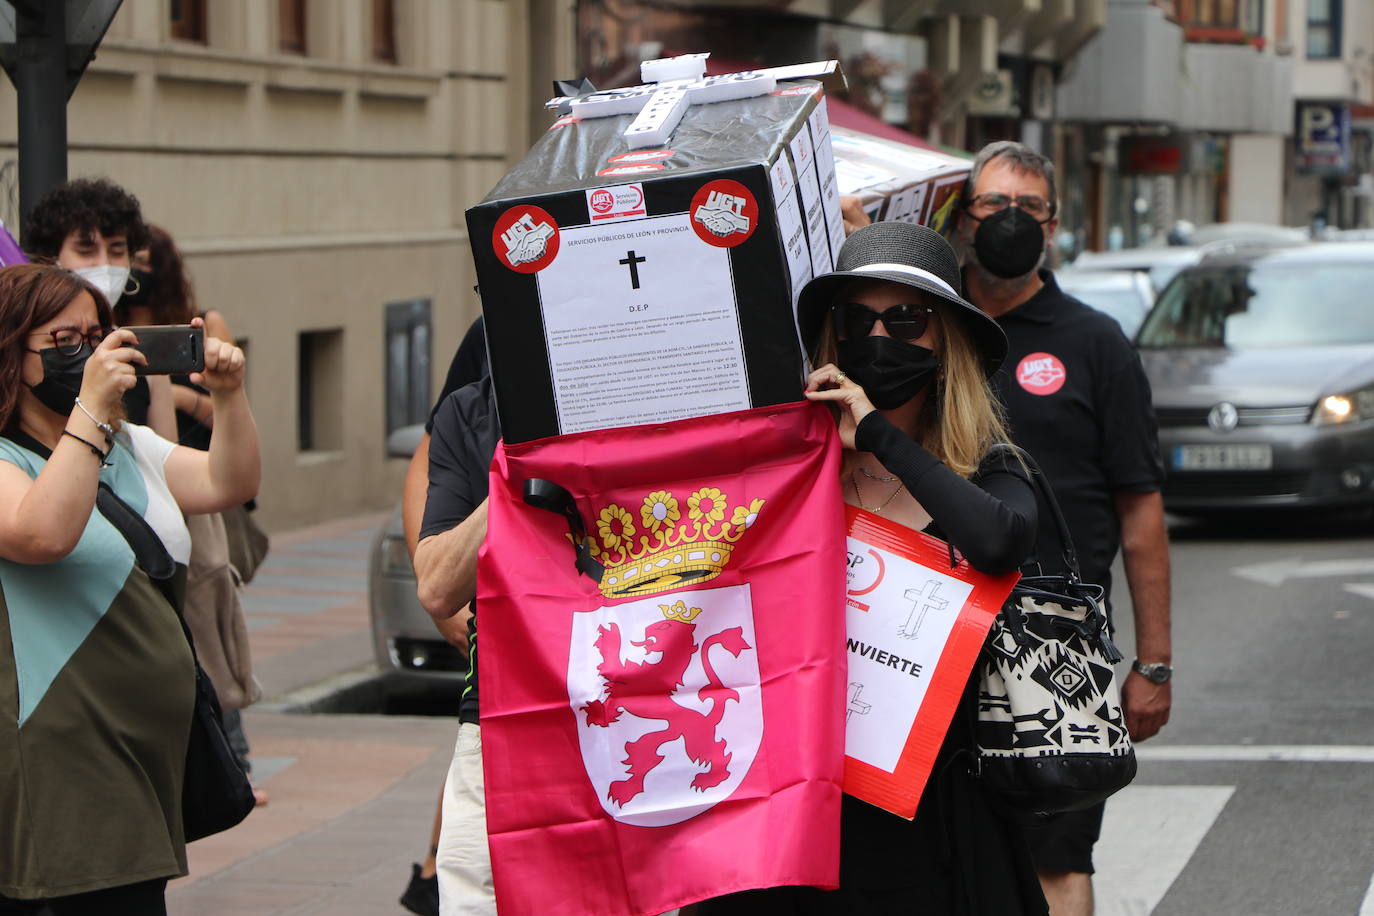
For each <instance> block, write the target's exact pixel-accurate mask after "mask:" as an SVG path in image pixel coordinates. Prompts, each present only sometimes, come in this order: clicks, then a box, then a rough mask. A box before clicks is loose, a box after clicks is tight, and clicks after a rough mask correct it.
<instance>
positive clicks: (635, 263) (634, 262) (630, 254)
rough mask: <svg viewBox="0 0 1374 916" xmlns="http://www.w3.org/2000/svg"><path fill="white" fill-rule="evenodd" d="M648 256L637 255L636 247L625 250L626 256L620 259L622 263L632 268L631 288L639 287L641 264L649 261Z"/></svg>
mask: <svg viewBox="0 0 1374 916" xmlns="http://www.w3.org/2000/svg"><path fill="white" fill-rule="evenodd" d="M647 260H648V258H637V257H635V253H634V249H633V248H632V249H630V250H629V251H627V252H625V257H623V258H621V259H620V263H621V264H624V265H625V266H626V267H628V268H630V288H631V289H639V265H641V264H643V263H644V262H645V261H647Z"/></svg>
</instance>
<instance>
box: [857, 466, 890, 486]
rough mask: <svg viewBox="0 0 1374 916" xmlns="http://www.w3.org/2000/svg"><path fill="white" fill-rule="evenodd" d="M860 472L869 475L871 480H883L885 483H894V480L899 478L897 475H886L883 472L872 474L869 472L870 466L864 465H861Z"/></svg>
mask: <svg viewBox="0 0 1374 916" xmlns="http://www.w3.org/2000/svg"><path fill="white" fill-rule="evenodd" d="M859 473H860V474H862V475H864V476H865V477H867V478H868V479H869V480H881V481H882V482H883V483H892V481H894V480H896V479H897V478H896V477H884V476H883V475H881V474H870V473H869V472H868V468H866V467H864V466H863V465H860V466H859Z"/></svg>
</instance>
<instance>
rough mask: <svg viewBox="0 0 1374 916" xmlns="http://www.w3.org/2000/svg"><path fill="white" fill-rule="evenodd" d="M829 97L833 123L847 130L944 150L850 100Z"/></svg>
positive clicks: (939, 150)
mask: <svg viewBox="0 0 1374 916" xmlns="http://www.w3.org/2000/svg"><path fill="white" fill-rule="evenodd" d="M829 98H830V123H831V124H838V125H839V126H840V127H843V128H845V129H846V130H856V131H858V132H859V133H863V134H868V135H870V136H873V137H882V138H883V139H884V140H894V141H896V142H897V143H906V144H909V145H911V146H915V147H917V148H919V149H929V150H934V151H935V152H937V153H939V152H944V151H943V150H941V149H940V147H938V146H936V145H935V144H933V143H930V142H928V141H926V140H922V139H921V138H920V137H918V136H916V135H915V134H909V133H907V132H906V131H904V130H902V129H901V128H900V127H893V126H892V125H891V124H889V123H887V122H886V121H884V120H883V119H882V118H876V117H874V116H873V115H871V114H869V113H868V112H866V111H860V110H859V109H857V108H855V107H854V106H853V105H850V104H849V103H848V102H842V101H840V100H839V99H837V98H835V97H834V96H833V95H832V96H830V97H829Z"/></svg>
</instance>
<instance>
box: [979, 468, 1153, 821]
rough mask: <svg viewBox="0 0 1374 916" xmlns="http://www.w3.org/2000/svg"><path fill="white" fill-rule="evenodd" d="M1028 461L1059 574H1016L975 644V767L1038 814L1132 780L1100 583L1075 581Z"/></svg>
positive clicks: (1131, 753)
mask: <svg viewBox="0 0 1374 916" xmlns="http://www.w3.org/2000/svg"><path fill="white" fill-rule="evenodd" d="M1021 455H1022V457H1023V458H1024V459H1025V460H1026V464H1027V466H1028V467H1029V468H1030V469H1031V478H1032V480H1033V481H1034V483H1035V487H1036V490H1037V493H1038V495H1039V502H1040V507H1041V511H1045V510H1048V511H1050V512H1051V513H1052V515H1053V517H1054V520H1055V524H1056V527H1057V530H1058V532H1059V537H1060V540H1061V542H1062V547H1063V560H1064V568H1065V569H1066V570H1068V572H1067V574H1065V575H1053V576H1046V575H1041V576H1029V577H1023V578H1022V579H1021V581H1020V582H1019V583H1017V585H1016V588H1014V589H1013V590H1012V592H1011V595H1009V596H1008V597H1007V600H1006V602H1005V603H1004V604H1003V606H1002V610H1001V612H1000V613H999V614H998V615H997V620H996V621H995V622H994V623H993V625H992V629H991V631H990V632H989V633H988V638H987V642H986V643H985V644H984V647H983V667H982V676H981V682H980V684H979V690H978V723H977V729H976V735H977V742H978V767H977V772H978V775H979V777H980V779H981V781H982V783H983V785H984V788H985V789H987V790H988V791H990V792H991V793H992V795H993V796H994V797H995V799H996V800H997V801H998V802H1000V803H1001V806H1002V807H1004V808H1007V809H1010V810H1011V811H1012V812H1014V813H1020V814H1027V815H1036V814H1050V813H1056V812H1061V811H1071V810H1074V809H1076V808H1085V807H1088V806H1089V805H1093V804H1096V803H1097V802H1100V801H1102V800H1103V799H1105V798H1107V796H1109V795H1111V794H1112V793H1113V792H1116V791H1117V790H1119V789H1122V788H1124V787H1125V786H1126V785H1127V784H1129V783H1130V781H1131V780H1132V779H1134V778H1135V773H1136V759H1135V750H1134V749H1133V748H1132V746H1131V739H1130V735H1129V734H1127V732H1126V725H1125V719H1124V715H1123V713H1122V709H1121V692H1120V689H1119V687H1118V685H1117V681H1116V674H1115V671H1114V670H1113V667H1112V666H1113V665H1114V664H1115V663H1116V662H1118V661H1120V660H1121V653H1120V652H1119V651H1117V648H1116V646H1115V645H1114V644H1113V643H1112V640H1111V637H1110V636H1109V635H1108V623H1107V614H1106V611H1105V609H1104V608H1103V607H1102V600H1103V589H1102V587H1101V586H1100V585H1092V584H1088V583H1084V582H1082V581H1080V579H1079V573H1078V558H1077V556H1076V554H1075V553H1074V549H1073V541H1072V540H1071V539H1070V537H1069V531H1068V526H1067V525H1066V524H1065V522H1064V516H1063V513H1062V512H1061V511H1060V509H1059V503H1058V501H1057V500H1056V499H1055V498H1054V493H1053V492H1052V491H1051V490H1050V487H1049V485H1048V483H1047V482H1046V481H1045V476H1044V474H1043V473H1041V471H1040V470H1039V468H1037V467H1035V465H1034V463H1033V462H1032V461H1031V460H1030V458H1029V456H1028V455H1026V454H1025V453H1024V452H1021Z"/></svg>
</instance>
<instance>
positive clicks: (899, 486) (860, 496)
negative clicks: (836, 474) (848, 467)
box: [849, 471, 906, 514]
mask: <svg viewBox="0 0 1374 916" xmlns="http://www.w3.org/2000/svg"><path fill="white" fill-rule="evenodd" d="M894 479H896V478H894ZM849 485H850V486H852V487H853V488H854V498H855V499H857V500H858V501H859V508H860V509H863V510H864V511H865V512H872V513H874V514H877V513H880V512H882V511H883V510H884V509H886V508H887V505H888V503H890V502H892V501H893V500H894V499H896V498H897V494H898V493H900V492H902V491H903V490H905V489H906V484H904V483H899V484H897V489H895V490H893V491H892V493H891V494H890V495H889V496H888V497H887V499H885V500H883V504H882V505H881V506H879V507H878V508H876V509H870V508H868V507H867V506H865V505H864V497H863V494H862V493H860V492H859V478H857V477H855V476H854V472H853V471H851V472H850V473H849Z"/></svg>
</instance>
